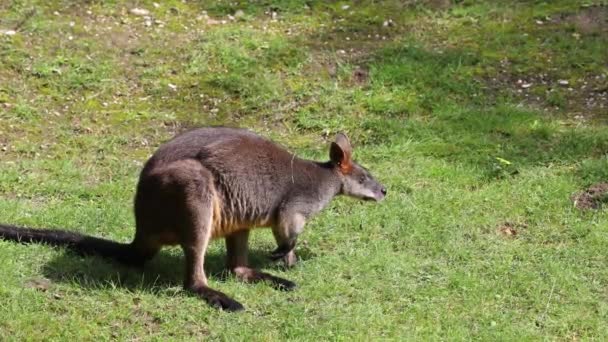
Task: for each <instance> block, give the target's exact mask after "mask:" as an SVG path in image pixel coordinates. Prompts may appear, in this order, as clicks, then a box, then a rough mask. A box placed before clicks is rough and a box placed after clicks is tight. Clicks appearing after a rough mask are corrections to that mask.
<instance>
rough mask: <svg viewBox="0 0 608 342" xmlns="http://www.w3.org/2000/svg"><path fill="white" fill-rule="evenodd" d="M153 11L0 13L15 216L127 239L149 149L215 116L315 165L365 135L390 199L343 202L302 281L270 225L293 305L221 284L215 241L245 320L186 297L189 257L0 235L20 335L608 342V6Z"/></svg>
mask: <svg viewBox="0 0 608 342" xmlns="http://www.w3.org/2000/svg"><path fill="white" fill-rule="evenodd" d="M158 3H159V6H158V7H157V6H154V5H153V2H151V1H135V2H115V1H110V2H100V1H99V2H98V1H87V2H72V1H61V0H54V1H35V0H21V1H18V0H13V1H7V2H3V3H2V4H1V5H0V18H1V19H0V29H13V28H17V33H16V34H15V35H0V169H1V170H2V172H0V213H1V221H2V222H6V223H12V224H19V225H29V226H34V227H64V228H67V229H73V230H77V231H81V232H85V233H89V234H93V235H96V236H104V237H108V238H112V239H116V240H120V241H129V240H130V238H131V236H132V232H133V226H134V223H133V217H132V212H131V206H132V204H131V202H132V197H133V195H134V187H135V183H136V181H137V176H138V172H139V170H140V168H141V166H142V164H143V162H144V161H145V159H146V158H147V157H148V156H149V155H150V154H151V153H152V152H153V151H154V150H155V148H156V147H157V146H158V145H159V144H161V143H162V142H163V141H165V140H167V139H169V138H170V137H171V136H173V135H174V134H176V133H177V132H179V131H182V130H184V129H187V128H189V127H193V126H200V125H210V124H225V125H238V126H244V127H250V128H251V129H253V130H255V131H257V132H259V133H260V134H263V135H265V136H268V137H271V138H273V139H275V140H277V141H279V142H281V143H282V144H284V145H286V146H288V147H289V148H290V149H292V150H294V151H296V152H297V153H298V154H299V155H301V156H303V157H308V158H314V159H326V158H327V147H328V140H327V139H329V138H331V137H332V136H333V135H334V134H335V133H336V132H337V131H346V132H347V133H348V134H349V136H350V137H351V140H353V142H354V143H355V145H356V146H355V155H356V158H357V159H358V160H359V161H360V162H362V163H363V164H364V165H366V166H367V167H368V168H370V169H371V170H372V172H373V173H374V174H375V175H376V176H377V178H378V179H380V180H381V181H382V182H383V183H385V184H386V185H387V187H388V189H389V196H388V197H387V199H386V201H385V202H383V203H381V204H379V205H370V204H369V203H358V202H356V201H352V200H349V199H343V198H340V199H337V200H335V201H334V202H333V203H332V204H331V206H330V207H329V208H327V209H326V210H325V211H324V212H323V213H322V214H321V215H319V216H318V217H316V218H315V219H314V220H312V221H311V222H309V223H308V225H307V228H306V229H305V232H304V234H303V236H302V238H301V243H300V245H299V247H298V252H299V255H300V256H301V258H302V260H301V261H300V264H299V265H298V266H297V267H296V268H295V269H292V270H287V271H286V270H282V269H281V268H280V267H278V266H276V265H273V264H270V263H268V261H267V254H268V252H269V251H270V250H271V249H272V248H273V247H274V245H273V242H272V237H271V234H270V233H269V231H265V230H259V231H256V232H255V233H254V234H253V241H252V250H253V252H252V253H253V256H252V257H253V262H254V264H255V265H257V266H258V267H261V268H264V269H267V270H269V271H270V272H273V273H275V274H278V275H280V276H283V277H286V278H288V279H291V280H294V281H295V282H297V283H298V285H299V288H298V289H297V291H295V292H293V293H281V292H277V291H274V290H272V289H271V288H270V287H269V286H267V285H264V284H258V285H246V284H241V283H239V282H237V281H236V280H235V279H233V278H231V277H228V278H226V277H224V276H223V273H222V267H223V255H224V247H223V243H222V242H221V241H216V242H214V243H213V244H212V245H211V247H210V252H209V256H208V260H207V268H208V269H209V270H210V271H211V277H210V282H211V285H212V286H214V287H215V288H218V289H220V290H222V291H225V292H226V293H228V294H230V295H232V296H234V297H235V298H236V299H237V300H239V301H241V302H242V303H243V304H244V305H245V306H246V308H247V311H246V312H244V313H239V314H226V313H223V312H217V311H214V310H213V309H210V308H209V307H207V306H206V305H205V304H204V303H202V302H201V301H200V300H198V299H196V298H193V297H190V296H188V295H187V294H185V293H184V292H183V291H182V290H181V287H180V284H181V281H182V280H181V279H182V276H183V271H182V254H181V251H180V250H179V249H167V250H165V251H163V252H162V253H161V254H160V255H159V256H158V257H156V258H155V259H154V260H153V261H152V262H151V264H150V265H148V266H147V267H146V270H145V271H144V272H143V273H141V272H134V271H132V270H129V269H126V268H122V267H119V266H116V265H114V264H112V263H110V262H107V261H105V260H102V259H98V258H79V257H77V256H74V255H72V254H69V253H67V252H65V251H63V250H57V249H52V248H49V247H46V246H39V245H31V246H22V245H16V244H13V243H7V242H1V241H0V274H2V275H3V277H2V279H3V281H2V283H0V298H2V299H1V300H0V334H1V335H2V336H5V338H6V337H8V338H9V339H11V340H22V339H29V340H43V339H44V340H47V339H56V340H57V339H61V340H63V339H69V338H72V339H73V338H78V339H89V340H91V339H98V338H101V339H120V340H125V339H145V340H155V339H156V340H164V339H176V340H177V339H195V340H196V339H198V340H200V339H221V340H233V339H243V340H244V339H255V340H279V339H281V340H282V339H298V340H310V339H315V338H321V339H332V340H333V339H336V340H346V339H349V338H354V339H357V340H365V339H394V340H397V339H399V340H400V339H411V340H418V339H432V340H446V339H447V340H469V339H479V340H536V339H549V340H555V339H557V340H579V339H585V340H603V339H606V338H608V330H607V328H606V324H605V322H606V321H608V305H607V303H608V295H607V292H606V288H607V287H608V271H607V270H608V267H607V266H608V259H607V254H606V245H607V243H608V215H607V213H608V212H607V211H606V207H605V206H604V208H603V209H600V210H590V211H581V210H578V209H576V208H574V206H573V204H572V202H571V200H570V196H571V195H572V194H573V193H575V192H576V191H580V190H582V189H584V188H586V187H587V186H590V185H592V184H595V183H598V182H606V181H608V171H607V170H608V128H607V127H606V124H607V122H608V102H607V100H606V99H607V98H606V96H607V95H606V89H607V86H608V83H607V82H608V68H607V65H608V55H606V53H605V51H606V49H607V48H608V38H607V37H608V35H606V29H607V28H606V22H605V20H604V19H603V18H605V17H602V14H606V13H608V7H607V6H608V4H607V3H606V2H605V1H601V0H599V1H565V0H564V1H561V0H558V1H551V2H529V1H517V2H508V3H507V2H501V1H468V0H464V1H430V0H429V1H409V2H401V1H384V2H382V3H381V4H376V3H372V2H367V1H359V2H353V3H350V2H335V3H326V2H321V1H318V2H317V1H296V0H293V1H264V2H244V1H236V2H227V1H211V2H186V1H177V0H175V1H166V2H158ZM347 6H348V7H347ZM133 7H140V8H145V9H148V10H149V11H150V12H151V14H150V17H151V18H150V19H149V25H147V24H146V19H145V18H143V17H141V16H137V15H133V14H130V13H129V9H130V8H133ZM237 10H242V13H240V14H239V15H237V16H236V18H235V19H234V20H231V19H229V18H228V17H227V16H228V15H235V14H236V12H237ZM272 12H275V13H276V15H275V19H273V15H272ZM207 16H208V17H207ZM208 18H211V19H214V20H222V19H225V20H226V23H225V24H221V23H214V22H212V21H211V22H210V21H208ZM389 19H390V20H392V22H388V20H389ZM385 22H386V26H385V25H384V23H385ZM559 81H567V83H568V84H567V85H565V84H563V83H564V82H562V84H560V82H559ZM524 84H526V85H527V84H530V86H529V87H525V86H523V85H524ZM504 227H511V229H514V230H515V232H516V234H515V235H513V234H512V233H510V234H504V233H501V231H504V229H502V228H504Z"/></svg>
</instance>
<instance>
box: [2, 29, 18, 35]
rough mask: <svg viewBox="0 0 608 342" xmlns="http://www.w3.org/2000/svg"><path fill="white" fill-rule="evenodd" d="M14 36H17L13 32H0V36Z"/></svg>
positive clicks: (15, 32)
mask: <svg viewBox="0 0 608 342" xmlns="http://www.w3.org/2000/svg"><path fill="white" fill-rule="evenodd" d="M16 34H17V31H15V30H0V35H5V36H14V35H16Z"/></svg>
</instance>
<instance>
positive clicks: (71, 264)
mask: <svg viewBox="0 0 608 342" xmlns="http://www.w3.org/2000/svg"><path fill="white" fill-rule="evenodd" d="M297 255H298V260H300V261H304V260H308V259H311V258H313V257H315V254H314V253H312V252H311V251H310V250H309V249H308V248H306V247H304V246H303V248H301V249H298V250H297ZM225 257H226V255H225V251H224V250H219V251H213V252H209V253H208V254H207V255H206V256H205V271H206V273H207V276H208V277H209V278H211V279H213V280H220V281H226V280H227V279H229V278H230V277H232V276H231V275H230V273H229V272H228V271H227V270H226V268H225ZM249 261H250V265H251V267H255V268H258V269H263V270H265V271H270V272H273V271H277V270H282V269H285V267H284V266H283V265H282V264H281V263H278V262H275V261H272V260H271V259H270V250H262V249H251V250H250V251H249ZM42 274H43V275H44V276H45V277H46V278H48V279H50V280H51V281H53V282H68V283H76V284H78V285H79V286H81V287H84V288H89V289H102V288H108V287H118V288H124V289H127V290H129V291H145V292H149V293H156V294H159V293H164V292H167V291H172V292H174V291H175V289H176V287H179V288H180V290H181V286H182V284H183V279H184V275H185V264H184V256H183V253H182V251H181V249H179V248H166V249H164V250H162V251H160V252H159V253H158V255H156V256H155V257H154V258H153V259H152V260H150V261H149V262H148V263H146V265H145V266H144V267H143V268H133V267H127V266H124V265H122V264H119V263H117V262H114V261H111V260H108V259H104V258H101V257H97V256H79V255H77V254H75V253H72V252H70V251H66V252H64V253H62V254H61V255H59V256H57V257H55V258H54V259H52V260H51V261H49V262H48V263H47V264H46V265H44V267H43V269H42Z"/></svg>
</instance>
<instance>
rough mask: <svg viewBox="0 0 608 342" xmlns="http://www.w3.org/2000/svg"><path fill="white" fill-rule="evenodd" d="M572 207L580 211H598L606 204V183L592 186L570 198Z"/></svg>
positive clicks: (607, 197)
mask: <svg viewBox="0 0 608 342" xmlns="http://www.w3.org/2000/svg"><path fill="white" fill-rule="evenodd" d="M570 199H571V200H572V202H574V206H575V207H576V208H578V209H581V210H589V209H600V208H601V207H602V205H604V204H607V203H608V183H598V184H594V185H592V186H590V187H588V188H587V189H585V190H583V191H580V192H577V193H575V194H574V195H572V196H571V197H570Z"/></svg>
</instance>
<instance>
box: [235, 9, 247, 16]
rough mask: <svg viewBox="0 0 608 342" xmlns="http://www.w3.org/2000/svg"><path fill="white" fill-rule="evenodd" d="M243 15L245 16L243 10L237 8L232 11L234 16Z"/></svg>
mask: <svg viewBox="0 0 608 342" xmlns="http://www.w3.org/2000/svg"><path fill="white" fill-rule="evenodd" d="M244 16H245V12H243V10H237V11H236V12H234V17H235V18H242V17H244Z"/></svg>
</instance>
